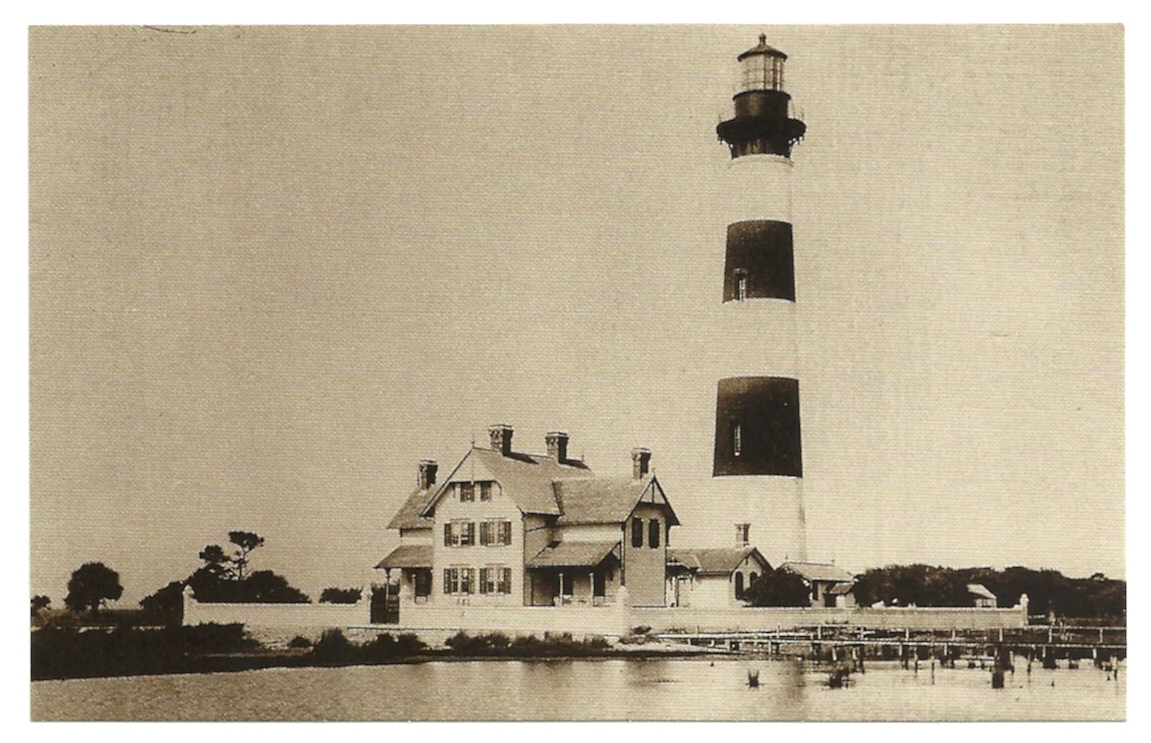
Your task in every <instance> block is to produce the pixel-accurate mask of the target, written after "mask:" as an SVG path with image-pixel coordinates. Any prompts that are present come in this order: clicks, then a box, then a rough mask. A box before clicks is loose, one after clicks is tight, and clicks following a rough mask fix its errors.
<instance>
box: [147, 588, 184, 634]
mask: <svg viewBox="0 0 1151 743" xmlns="http://www.w3.org/2000/svg"><path fill="white" fill-rule="evenodd" d="M140 607H141V608H143V609H144V615H145V616H146V617H147V618H148V620H149V621H152V622H158V623H160V624H165V625H174V624H179V623H180V622H181V620H182V619H183V618H184V584H183V582H181V581H178V580H174V581H172V582H171V583H169V584H168V585H166V586H164V587H163V588H161V589H158V590H157V591H156V592H155V593H153V594H151V595H150V596H145V597H144V598H142V599H140Z"/></svg>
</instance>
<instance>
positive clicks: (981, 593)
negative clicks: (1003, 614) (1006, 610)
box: [967, 583, 999, 609]
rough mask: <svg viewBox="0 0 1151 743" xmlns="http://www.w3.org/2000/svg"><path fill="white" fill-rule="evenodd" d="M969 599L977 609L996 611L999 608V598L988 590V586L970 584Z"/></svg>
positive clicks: (968, 588)
mask: <svg viewBox="0 0 1151 743" xmlns="http://www.w3.org/2000/svg"><path fill="white" fill-rule="evenodd" d="M967 597H968V598H969V599H970V600H971V602H972V605H973V606H975V608H977V609H995V608H998V607H999V599H998V597H996V595H995V594H994V593H992V592H991V591H989V590H987V586H985V585H983V584H982V583H968V584H967Z"/></svg>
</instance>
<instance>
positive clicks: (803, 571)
mask: <svg viewBox="0 0 1151 743" xmlns="http://www.w3.org/2000/svg"><path fill="white" fill-rule="evenodd" d="M780 567H781V568H783V569H784V570H788V571H790V572H792V573H795V574H796V575H798V576H799V577H801V578H803V579H805V580H809V581H816V580H817V581H820V582H821V583H822V582H826V581H831V582H833V583H840V582H842V581H847V582H851V581H854V580H855V576H854V575H852V574H851V573H849V572H847V571H846V570H844V569H843V568H841V567H838V566H836V565H832V564H830V563H825V562H785V563H784V564H783V565H780Z"/></svg>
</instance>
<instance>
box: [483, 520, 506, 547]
mask: <svg viewBox="0 0 1151 743" xmlns="http://www.w3.org/2000/svg"><path fill="white" fill-rule="evenodd" d="M511 543H512V522H510V521H483V522H481V523H480V544H482V545H483V546H485V547H489V546H499V545H508V544H511Z"/></svg>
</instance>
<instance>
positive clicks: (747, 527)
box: [735, 524, 751, 547]
mask: <svg viewBox="0 0 1151 743" xmlns="http://www.w3.org/2000/svg"><path fill="white" fill-rule="evenodd" d="M750 544H751V524H736V525H735V546H736V547H747V546H748V545H750Z"/></svg>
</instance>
